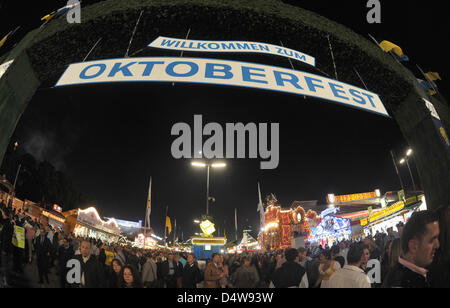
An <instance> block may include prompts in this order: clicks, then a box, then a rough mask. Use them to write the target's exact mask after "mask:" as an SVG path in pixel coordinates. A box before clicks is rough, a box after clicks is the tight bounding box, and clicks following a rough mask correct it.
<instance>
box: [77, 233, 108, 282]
mask: <svg viewBox="0 0 450 308" xmlns="http://www.w3.org/2000/svg"><path fill="white" fill-rule="evenodd" d="M91 245H92V244H91V242H90V241H88V240H83V241H82V242H81V245H80V252H81V254H80V255H76V256H74V259H76V260H78V261H79V262H80V265H81V269H80V270H81V273H80V277H81V283H80V284H79V285H78V284H76V285H75V284H74V285H72V286H73V287H81V288H102V287H105V277H104V275H103V271H102V269H101V267H100V264H99V262H98V261H97V259H96V258H95V256H94V255H92V247H91Z"/></svg>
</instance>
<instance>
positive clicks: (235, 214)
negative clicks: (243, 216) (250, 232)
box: [234, 208, 238, 243]
mask: <svg viewBox="0 0 450 308" xmlns="http://www.w3.org/2000/svg"><path fill="white" fill-rule="evenodd" d="M234 228H235V236H236V243H237V239H238V237H237V234H238V229H237V209H236V208H235V209H234Z"/></svg>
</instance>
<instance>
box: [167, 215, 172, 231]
mask: <svg viewBox="0 0 450 308" xmlns="http://www.w3.org/2000/svg"><path fill="white" fill-rule="evenodd" d="M166 228H167V229H169V234H170V233H172V224H171V223H170V217H169V216H166Z"/></svg>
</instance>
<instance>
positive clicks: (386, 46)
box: [379, 41, 409, 62]
mask: <svg viewBox="0 0 450 308" xmlns="http://www.w3.org/2000/svg"><path fill="white" fill-rule="evenodd" d="M379 45H380V47H381V49H383V50H384V52H387V53H392V54H393V55H394V56H396V57H397V58H398V59H399V60H400V61H403V62H407V61H409V58H408V56H407V55H405V54H404V53H403V50H402V49H401V48H400V47H399V46H397V45H395V44H394V43H392V42H389V41H382V42H381V43H380V44H379Z"/></svg>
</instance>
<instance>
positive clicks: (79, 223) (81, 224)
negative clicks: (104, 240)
mask: <svg viewBox="0 0 450 308" xmlns="http://www.w3.org/2000/svg"><path fill="white" fill-rule="evenodd" d="M77 225H80V226H83V227H86V228H88V229H92V230H94V231H97V232H100V233H105V234H108V235H111V236H115V237H118V236H120V234H114V233H111V232H108V231H105V230H102V229H99V228H96V227H94V226H91V225H89V224H86V223H84V222H81V221H77Z"/></svg>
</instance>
